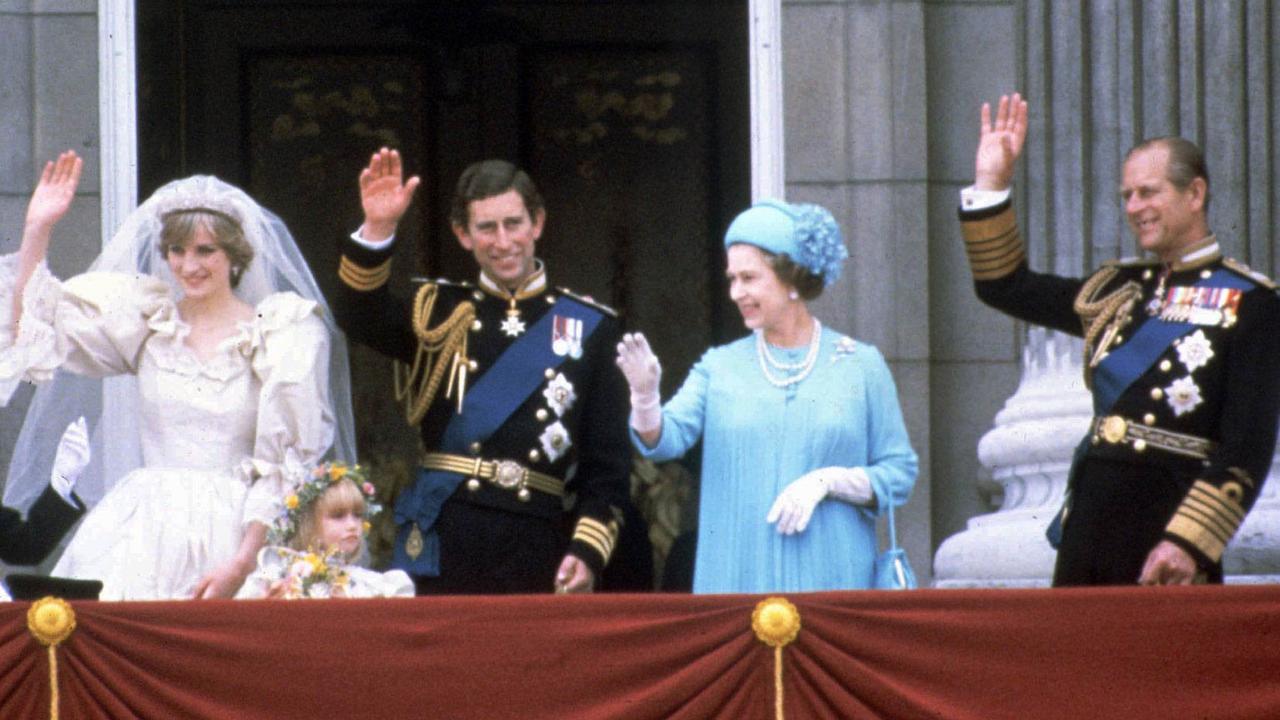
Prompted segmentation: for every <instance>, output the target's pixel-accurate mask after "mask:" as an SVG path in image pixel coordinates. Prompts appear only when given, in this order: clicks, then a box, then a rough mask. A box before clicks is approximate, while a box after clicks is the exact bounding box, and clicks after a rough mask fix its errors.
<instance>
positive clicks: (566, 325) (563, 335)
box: [551, 315, 582, 360]
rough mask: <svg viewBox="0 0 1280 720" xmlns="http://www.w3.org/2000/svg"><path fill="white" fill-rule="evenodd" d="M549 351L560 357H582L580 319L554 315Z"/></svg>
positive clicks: (575, 358)
mask: <svg viewBox="0 0 1280 720" xmlns="http://www.w3.org/2000/svg"><path fill="white" fill-rule="evenodd" d="M551 351H552V352H554V353H555V354H556V355H559V356H560V357H564V356H566V355H568V356H569V357H571V358H573V359H574V360H577V359H578V358H580V357H582V321H581V320H579V319H577V318H571V317H565V316H563V315H556V316H555V317H554V318H552V324H551Z"/></svg>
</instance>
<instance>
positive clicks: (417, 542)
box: [404, 523, 422, 560]
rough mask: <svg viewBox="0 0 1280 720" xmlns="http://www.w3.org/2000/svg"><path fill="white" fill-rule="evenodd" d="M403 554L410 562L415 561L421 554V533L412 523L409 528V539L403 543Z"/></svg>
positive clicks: (415, 524)
mask: <svg viewBox="0 0 1280 720" xmlns="http://www.w3.org/2000/svg"><path fill="white" fill-rule="evenodd" d="M404 554H405V555H408V556H409V559H410V560H417V559H418V556H419V555H421V554H422V531H421V530H419V529H418V523H414V524H413V527H411V528H409V537H407V538H405V541H404Z"/></svg>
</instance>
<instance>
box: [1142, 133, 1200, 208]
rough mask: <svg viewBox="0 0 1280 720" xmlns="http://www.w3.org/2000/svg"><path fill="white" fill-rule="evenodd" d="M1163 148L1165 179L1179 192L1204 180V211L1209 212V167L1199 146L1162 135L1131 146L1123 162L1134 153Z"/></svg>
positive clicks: (1172, 136) (1179, 138)
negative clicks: (1193, 181)
mask: <svg viewBox="0 0 1280 720" xmlns="http://www.w3.org/2000/svg"><path fill="white" fill-rule="evenodd" d="M1156 147H1163V148H1164V149H1166V150H1168V151H1169V166H1168V167H1167V168H1166V169H1165V174H1164V176H1165V179H1166V180H1168V181H1169V182H1170V183H1171V184H1172V185H1173V186H1174V187H1176V188H1178V189H1179V190H1186V189H1187V186H1189V185H1190V184H1191V181H1192V180H1195V179H1196V178H1204V209H1205V212H1208V211H1209V166H1208V165H1206V164H1205V161H1204V151H1203V150H1201V149H1200V146H1199V145H1196V144H1195V143H1193V142H1191V141H1190V140H1188V139H1186V138H1181V137H1178V136H1177V135H1163V136H1161V137H1154V138H1150V139H1147V140H1143V141H1142V142H1140V143H1138V144H1137V145H1134V146H1133V149H1131V150H1130V151H1129V152H1128V153H1127V154H1125V156H1124V159H1125V162H1128V161H1129V158H1131V157H1133V155H1134V153H1137V152H1139V151H1142V150H1151V149H1153V148H1156Z"/></svg>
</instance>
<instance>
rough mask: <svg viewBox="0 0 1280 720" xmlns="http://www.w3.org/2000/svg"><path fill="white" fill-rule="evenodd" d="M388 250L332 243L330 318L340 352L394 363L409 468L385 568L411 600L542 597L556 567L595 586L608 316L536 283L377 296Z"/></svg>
mask: <svg viewBox="0 0 1280 720" xmlns="http://www.w3.org/2000/svg"><path fill="white" fill-rule="evenodd" d="M391 250H392V248H391V247H387V248H382V249H378V250H374V249H370V248H369V247H367V246H365V245H362V244H360V243H358V242H356V241H355V240H354V239H347V240H345V241H344V244H343V246H342V257H341V260H340V265H339V271H338V274H339V277H340V279H341V281H342V282H341V283H340V287H341V289H340V291H339V297H338V298H337V301H336V302H334V303H333V308H334V313H335V315H336V317H337V320H338V324H339V325H340V326H341V327H342V329H343V331H344V332H346V333H347V336H348V337H349V338H350V339H352V340H354V341H355V342H359V343H363V344H365V345H367V346H369V347H371V348H373V349H374V350H376V351H378V352H380V353H382V354H383V355H386V356H388V357H390V358H392V359H394V360H396V361H397V363H396V372H397V377H396V385H397V388H396V389H397V395H398V396H401V397H402V398H403V400H404V401H405V403H406V410H407V416H408V419H409V422H411V423H412V424H416V425H418V426H419V428H420V430H421V435H422V444H423V449H424V454H423V456H422V458H421V461H420V467H419V469H418V471H417V475H416V478H415V481H414V483H413V484H412V485H411V486H410V487H408V488H407V489H406V490H405V491H403V492H402V493H401V494H400V497H399V498H398V499H397V501H396V503H395V520H396V525H397V535H396V542H395V546H394V551H393V560H392V566H393V567H396V568H399V569H402V570H404V571H406V572H408V573H409V574H410V576H412V577H413V578H414V582H415V585H416V586H417V591H418V593H419V594H434V593H522V592H528V593H539V592H551V591H552V590H554V589H555V588H554V582H555V575H556V570H557V568H558V566H559V564H560V561H561V560H562V559H563V557H564V556H565V554H566V553H570V554H573V555H574V556H576V557H578V558H579V559H581V560H582V561H583V562H585V563H586V564H587V566H588V567H590V568H591V569H592V571H593V572H594V573H595V576H596V578H597V580H599V578H600V576H601V572H602V571H603V569H604V568H605V566H606V565H607V563H608V562H609V559H610V556H611V554H612V553H613V549H614V546H615V544H616V543H617V539H618V535H619V523H620V522H621V511H620V510H619V508H622V507H623V506H624V503H625V501H626V497H627V492H628V487H629V473H630V465H631V456H630V446H629V444H628V439H627V432H626V427H627V389H626V382H625V380H624V378H623V376H622V373H621V372H619V371H618V369H617V367H616V366H615V364H614V347H615V346H616V345H617V342H618V339H619V335H620V329H619V323H618V320H617V318H616V316H615V313H614V312H613V311H612V310H610V309H609V308H606V307H604V306H601V305H599V304H596V303H594V302H592V301H590V300H587V299H585V298H581V297H578V296H576V295H574V294H572V293H570V292H568V291H565V290H562V289H553V288H551V287H549V286H548V285H547V283H546V274H545V272H544V271H543V269H542V267H541V263H539V267H538V270H537V271H536V272H535V273H534V274H533V276H532V277H531V278H530V279H529V281H527V282H526V283H525V285H524V286H523V287H522V288H521V289H520V290H518V291H516V292H515V293H510V292H508V291H506V290H505V289H503V288H500V287H498V286H497V285H496V284H494V283H492V282H491V281H489V279H488V278H487V277H485V276H483V275H482V276H481V281H480V282H478V283H474V284H473V283H454V282H447V281H435V282H429V283H425V284H423V285H421V286H420V287H419V288H418V289H417V292H416V294H415V297H414V298H413V300H412V301H409V302H406V301H405V299H402V298H396V297H394V296H392V294H391V293H390V292H389V291H388V289H387V285H386V283H387V279H388V278H389V276H390V272H391Z"/></svg>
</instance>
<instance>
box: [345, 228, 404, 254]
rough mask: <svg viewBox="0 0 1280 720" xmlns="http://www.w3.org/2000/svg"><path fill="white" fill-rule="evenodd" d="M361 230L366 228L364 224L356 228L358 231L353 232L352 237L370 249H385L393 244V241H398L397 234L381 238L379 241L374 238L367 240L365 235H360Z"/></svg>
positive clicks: (357, 242)
mask: <svg viewBox="0 0 1280 720" xmlns="http://www.w3.org/2000/svg"><path fill="white" fill-rule="evenodd" d="M361 230H364V226H363V225H361V226H360V227H359V228H356V231H355V232H353V233H351V239H352V240H355V241H356V244H358V245H362V246H364V247H367V248H369V249H370V250H385V249H387V248H388V247H390V246H391V243H393V242H395V241H396V236H395V235H392V236H391V237H389V238H387V239H386V240H380V241H378V242H373V241H372V240H365V239H364V237H363V236H361V235H360V231H361Z"/></svg>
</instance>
